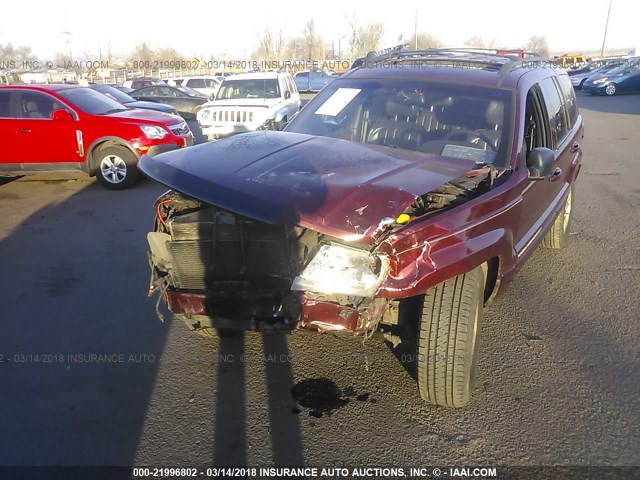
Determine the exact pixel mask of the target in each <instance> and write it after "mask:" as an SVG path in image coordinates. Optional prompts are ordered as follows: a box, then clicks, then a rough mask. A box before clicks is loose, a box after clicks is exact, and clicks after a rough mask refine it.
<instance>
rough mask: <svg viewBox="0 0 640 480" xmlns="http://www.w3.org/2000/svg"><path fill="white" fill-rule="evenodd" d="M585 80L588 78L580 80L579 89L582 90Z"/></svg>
mask: <svg viewBox="0 0 640 480" xmlns="http://www.w3.org/2000/svg"><path fill="white" fill-rule="evenodd" d="M585 80H586V78H585V79H584V80H582V81H581V82H580V85H579V86H578V90H582V87H583V86H584V82H585Z"/></svg>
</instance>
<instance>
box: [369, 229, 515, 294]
mask: <svg viewBox="0 0 640 480" xmlns="http://www.w3.org/2000/svg"><path fill="white" fill-rule="evenodd" d="M511 243H512V239H511V232H510V231H509V230H507V229H505V228H498V229H494V230H489V231H486V232H484V233H482V234H479V235H475V236H470V235H468V231H465V232H460V233H458V234H455V235H451V236H447V237H441V238H440V239H437V240H436V241H435V242H432V243H430V242H428V241H424V242H422V243H419V244H416V245H415V246H414V247H412V248H411V249H408V250H405V251H402V252H398V253H395V255H393V256H392V259H393V264H394V265H393V268H392V270H391V272H390V274H389V276H388V277H387V279H386V281H385V282H384V283H383V284H382V286H381V287H380V290H379V291H378V294H377V296H381V297H386V298H407V297H413V296H415V295H420V294H422V293H424V292H426V291H427V290H429V289H430V288H433V287H434V286H436V285H437V284H439V283H442V282H444V281H446V280H449V279H451V278H453V277H456V276H458V275H461V274H463V273H466V272H469V271H471V270H473V269H474V268H476V267H478V266H480V265H482V264H484V263H486V262H489V261H490V260H491V259H493V258H496V257H498V258H499V259H502V258H504V256H505V255H509V251H508V245H510V244H511ZM505 249H506V250H505ZM500 263H501V264H502V261H501V262H500Z"/></svg>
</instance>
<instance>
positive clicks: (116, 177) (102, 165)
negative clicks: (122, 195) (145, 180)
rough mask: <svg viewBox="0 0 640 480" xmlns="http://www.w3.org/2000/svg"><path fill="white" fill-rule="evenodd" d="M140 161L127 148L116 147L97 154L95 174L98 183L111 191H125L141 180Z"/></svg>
mask: <svg viewBox="0 0 640 480" xmlns="http://www.w3.org/2000/svg"><path fill="white" fill-rule="evenodd" d="M137 164H138V159H137V158H136V156H135V155H134V154H133V153H132V152H131V151H130V150H129V149H127V148H126V147H121V146H114V147H106V148H102V149H100V150H98V152H97V153H96V154H95V162H94V165H95V174H96V177H97V178H98V181H99V182H100V183H101V184H102V185H103V186H104V187H106V188H108V189H110V190H124V189H125V188H129V187H131V186H133V185H134V184H135V183H136V182H137V181H138V179H139V178H140V172H139V171H138V168H137Z"/></svg>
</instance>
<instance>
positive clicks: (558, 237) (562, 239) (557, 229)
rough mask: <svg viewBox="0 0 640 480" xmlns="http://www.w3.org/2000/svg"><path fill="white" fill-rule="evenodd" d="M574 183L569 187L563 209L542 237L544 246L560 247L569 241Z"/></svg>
mask: <svg viewBox="0 0 640 480" xmlns="http://www.w3.org/2000/svg"><path fill="white" fill-rule="evenodd" d="M573 199H574V193H573V185H571V187H570V188H569V195H568V196H567V199H566V200H565V202H564V207H563V208H562V211H561V212H560V213H559V214H558V216H557V217H556V219H555V221H554V222H553V225H551V228H550V229H549V231H548V232H547V234H546V235H545V236H544V238H543V239H542V246H543V247H545V248H554V249H560V248H563V247H564V246H565V245H566V243H567V237H568V236H569V233H568V232H569V225H571V212H572V209H573Z"/></svg>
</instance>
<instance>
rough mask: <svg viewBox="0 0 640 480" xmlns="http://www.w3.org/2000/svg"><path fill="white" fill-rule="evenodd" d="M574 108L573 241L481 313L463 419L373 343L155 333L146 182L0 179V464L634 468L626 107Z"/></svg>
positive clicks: (629, 115) (639, 227) (635, 302)
mask: <svg viewBox="0 0 640 480" xmlns="http://www.w3.org/2000/svg"><path fill="white" fill-rule="evenodd" d="M579 101H580V107H581V112H582V114H583V116H584V118H585V120H586V136H585V139H584V142H583V150H584V152H585V156H584V159H583V168H582V173H581V174H580V177H579V179H578V183H577V191H576V193H577V195H576V199H577V203H576V205H575V214H574V215H575V216H574V220H573V225H572V227H571V232H570V234H571V241H570V243H569V245H568V247H567V248H566V249H565V250H562V251H549V250H542V249H540V250H538V251H537V252H536V253H535V254H534V255H533V256H532V258H531V259H530V260H529V262H528V263H527V265H526V266H525V267H524V269H523V270H522V271H521V273H520V274H519V275H518V276H517V277H516V278H515V281H514V282H513V283H512V284H511V286H510V288H509V290H508V291H507V293H506V295H504V296H502V297H501V298H500V299H499V300H498V301H497V302H496V303H494V305H493V306H491V308H490V309H488V310H487V312H486V315H485V317H486V318H485V324H484V325H483V327H482V347H481V348H482V354H481V364H480V365H481V371H480V374H479V375H480V378H479V388H478V390H477V392H476V396H475V398H474V400H473V401H472V403H471V404H470V405H469V406H468V407H467V408H464V409H460V410H448V409H444V408H436V407H432V406H429V405H426V404H423V403H422V401H421V400H420V398H419V395H418V393H417V390H416V386H415V383H414V380H413V378H412V376H411V365H410V364H408V363H407V362H405V365H403V363H402V362H401V360H405V361H406V360H408V359H409V356H408V355H405V353H406V352H403V351H394V350H392V349H391V348H390V347H388V346H387V345H386V344H385V343H384V342H383V341H382V340H381V339H380V338H376V337H374V338H373V339H371V340H369V341H367V342H366V343H364V345H363V343H362V340H361V339H353V338H346V337H339V336H333V335H321V336H317V335H308V334H293V335H280V334H271V335H260V334H254V333H249V334H246V335H240V336H236V337H225V338H222V339H220V341H215V340H212V341H206V340H204V339H201V338H199V337H197V336H195V335H193V334H191V333H189V332H188V331H187V329H186V328H185V327H184V325H183V324H181V323H177V322H175V323H174V322H172V321H171V320H170V319H169V318H168V317H167V319H166V320H165V321H164V323H163V322H160V321H159V320H158V318H157V316H156V312H155V308H156V305H155V298H154V299H153V300H152V299H148V298H147V297H146V291H147V287H148V277H149V268H148V265H147V258H146V250H147V246H146V239H145V234H146V232H147V231H148V230H149V229H150V227H151V225H152V221H153V215H154V212H153V200H154V199H155V198H156V196H158V195H159V194H160V193H161V192H162V191H163V187H162V186H160V185H157V184H154V183H152V182H150V181H145V182H142V183H141V184H140V185H139V186H138V187H136V188H134V189H131V190H126V191H122V192H112V191H107V190H105V189H103V188H101V187H100V186H99V185H98V184H97V183H96V182H95V181H94V179H88V178H86V177H84V176H81V175H80V174H78V175H68V176H61V175H59V176H44V175H40V176H32V177H23V178H21V179H17V180H10V181H0V271H1V272H2V274H1V275H0V292H2V293H1V294H0V297H1V298H2V303H1V304H2V319H3V322H2V323H3V328H2V331H1V333H0V406H1V408H0V445H2V448H0V465H133V464H137V465H156V466H160V465H162V466H190V465H200V466H204V465H214V464H231V465H271V464H276V465H302V464H305V465H315V466H328V465H341V466H357V465H385V466H392V465H397V466H403V465H404V466H420V465H462V464H471V465H478V464H482V465H639V464H640V450H639V449H638V445H640V315H639V313H638V312H640V299H639V295H638V287H639V285H640V215H639V214H638V208H640V168H639V165H640V139H639V137H638V132H639V131H640V96H639V95H633V96H618V97H611V98H606V97H588V96H586V95H580V94H579ZM294 397H295V398H294Z"/></svg>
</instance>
